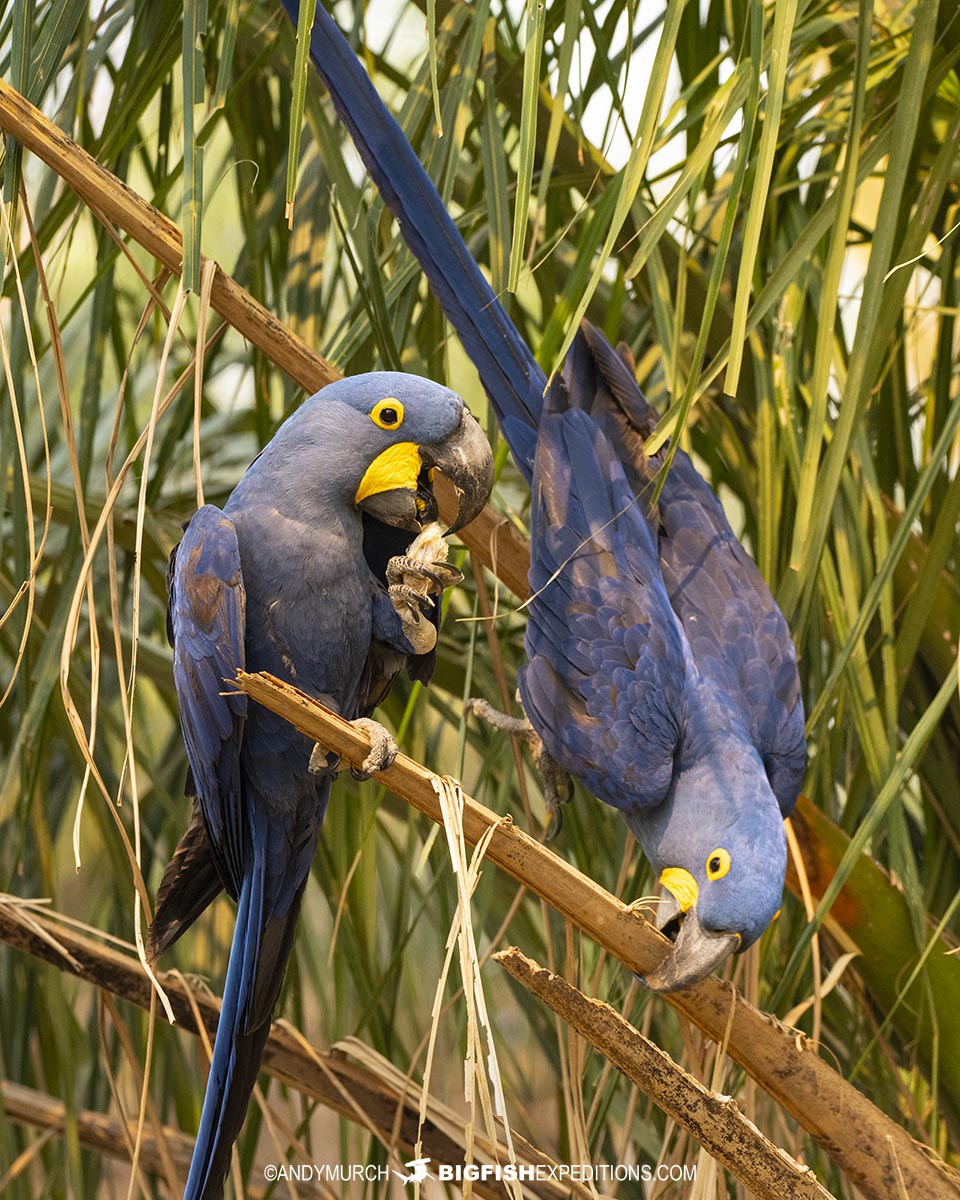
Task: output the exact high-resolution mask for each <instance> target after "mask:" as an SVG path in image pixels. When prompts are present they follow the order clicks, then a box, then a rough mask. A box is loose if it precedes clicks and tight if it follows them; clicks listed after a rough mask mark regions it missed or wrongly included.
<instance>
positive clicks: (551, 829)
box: [465, 698, 573, 842]
mask: <svg viewBox="0 0 960 1200" xmlns="http://www.w3.org/2000/svg"><path fill="white" fill-rule="evenodd" d="M465 709H466V711H467V712H468V713H475V714H476V715H477V716H478V717H479V718H480V719H481V720H482V721H486V722H487V724H488V725H492V726H493V727H494V729H501V730H503V732H504V733H512V734H515V735H516V736H517V737H519V738H522V739H523V740H524V741H525V742H526V743H527V745H528V746H529V747H530V753H531V754H532V755H533V761H534V763H535V764H536V768H537V772H538V773H539V775H540V779H541V782H542V783H543V803H544V805H545V807H546V810H547V817H548V822H547V828H546V830H545V832H544V835H543V840H544V841H545V842H549V841H552V839H553V838H555V837H556V836H557V834H558V833H559V832H560V830H561V829H562V828H563V805H564V804H569V803H570V801H571V799H572V798H573V780H572V779H571V778H570V776H569V775H568V774H567V772H566V771H564V770H563V769H562V768H561V767H559V766H558V765H557V764H556V762H555V761H554V760H553V759H552V758H551V757H550V755H549V754H548V753H547V751H546V749H545V747H544V745H543V739H542V738H541V737H540V735H539V733H537V731H536V730H535V729H534V727H533V726H532V725H531V724H530V721H529V719H528V718H527V717H511V716H508V715H507V714H506V713H502V712H500V710H499V709H496V708H494V707H493V705H492V704H489V703H488V702H487V701H486V700H481V699H479V698H474V699H473V700H468V701H467V703H466V705H465Z"/></svg>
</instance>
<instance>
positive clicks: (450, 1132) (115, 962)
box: [0, 903, 590, 1200]
mask: <svg viewBox="0 0 960 1200" xmlns="http://www.w3.org/2000/svg"><path fill="white" fill-rule="evenodd" d="M55 918H56V914H49V915H48V914H46V913H44V914H40V913H39V912H37V911H36V909H33V908H31V909H30V911H29V914H27V913H26V912H25V911H24V909H23V906H22V905H20V904H11V903H0V941H3V942H6V943H7V944H8V945H10V946H13V947H15V948H16V949H18V950H20V951H22V952H24V953H26V954H32V955H33V956H34V957H35V958H40V959H43V961H44V962H48V963H50V964H52V965H53V966H54V967H57V968H58V969H59V970H61V971H65V972H67V973H68V974H71V975H75V976H77V978H79V979H83V980H85V981H86V982H88V983H91V984H93V985H94V986H96V987H100V988H103V989H105V990H106V991H108V992H110V993H111V994H112V995H115V996H119V997H120V998H121V999H123V1000H127V1001H129V1002H130V1003H132V1004H136V1005H137V1006H138V1007H139V1008H142V1009H145V1010H146V1011H149V1010H150V997H151V992H152V986H151V983H150V980H149V979H148V978H147V976H146V975H145V974H144V972H143V969H142V968H141V966H140V962H139V960H138V959H137V958H136V956H135V955H133V954H132V953H131V954H124V953H122V952H121V951H119V950H116V949H114V948H113V947H111V946H104V945H101V944H100V943H99V942H96V941H94V940H93V939H92V938H90V937H88V936H86V935H85V934H82V933H79V932H77V930H75V929H73V928H72V927H70V926H68V925H66V924H63V923H61V922H60V921H58V920H56V919H55ZM158 979H159V980H160V983H161V985H162V986H163V988H164V990H165V991H166V993H167V996H168V997H169V999H170V1004H171V1006H172V1008H173V1012H174V1016H175V1017H176V1020H177V1024H178V1025H180V1026H181V1027H182V1028H183V1029H185V1030H186V1031H187V1032H189V1033H192V1034H196V1033H197V1032H198V1029H197V1020H196V1014H199V1017H200V1020H201V1021H202V1022H203V1026H204V1028H205V1029H206V1031H207V1033H208V1034H209V1035H210V1036H211V1037H212V1036H213V1035H214V1034H215V1033H216V1028H217V1021H218V1019H219V1016H220V1001H219V1000H218V999H217V998H216V997H215V996H213V995H211V994H210V993H209V992H207V991H206V990H205V989H201V988H190V987H189V986H188V984H187V982H186V981H185V980H184V979H183V977H182V976H181V975H180V974H179V972H174V971H161V972H158ZM262 1069H263V1070H264V1071H266V1072H267V1074H269V1075H272V1076H274V1078H276V1079H279V1080H280V1082H281V1083H283V1084H286V1085H287V1086H289V1087H292V1088H295V1089H296V1090H297V1091H299V1092H302V1093H303V1094H304V1095H307V1096H311V1097H312V1098H313V1099H315V1100H318V1101H319V1102H320V1103H321V1104H323V1105H324V1106H325V1107H326V1108H329V1109H331V1110H333V1111H334V1112H337V1113H339V1114H340V1115H341V1116H344V1117H347V1118H348V1119H349V1120H351V1121H354V1122H357V1123H359V1124H361V1125H363V1126H364V1127H365V1128H368V1129H372V1130H373V1131H374V1132H376V1133H377V1134H378V1135H379V1136H380V1137H381V1139H382V1140H383V1141H384V1143H385V1144H387V1145H391V1146H392V1145H394V1144H395V1145H396V1146H397V1147H398V1148H399V1150H400V1151H401V1155H402V1157H403V1159H404V1160H405V1158H406V1157H408V1156H412V1153H413V1150H414V1147H415V1145H416V1143H417V1127H418V1122H419V1104H420V1095H419V1090H418V1088H417V1086H416V1085H415V1084H414V1083H412V1082H409V1081H406V1080H404V1081H403V1085H402V1086H397V1085H396V1084H395V1083H394V1082H393V1081H392V1080H390V1079H387V1078H385V1077H384V1076H381V1075H379V1074H377V1072H376V1071H374V1070H372V1069H371V1068H369V1067H366V1066H363V1065H362V1064H361V1063H358V1062H353V1061H351V1060H350V1059H349V1058H347V1057H346V1056H345V1055H344V1054H343V1053H341V1052H339V1051H338V1050H337V1049H336V1048H334V1049H329V1050H325V1049H321V1048H320V1047H317V1046H312V1045H310V1044H309V1043H308V1042H307V1041H306V1040H305V1039H304V1037H303V1036H302V1035H301V1034H300V1033H298V1032H297V1030H295V1029H293V1028H292V1027H291V1026H289V1025H287V1024H286V1023H285V1022H275V1023H274V1025H273V1027H272V1029H271V1031H270V1037H269V1039H268V1040H267V1045H266V1049H265V1051H264V1055H263V1062H262ZM94 1115H96V1114H94ZM99 1119H101V1120H102V1119H103V1118H99ZM31 1123H34V1124H39V1123H40V1122H39V1121H32V1122H31ZM459 1125H460V1122H459V1118H458V1117H457V1115H456V1114H453V1113H451V1112H449V1111H448V1110H447V1109H445V1108H444V1107H443V1106H442V1105H439V1104H437V1103H435V1102H433V1101H431V1102H430V1105H429V1107H428V1109H427V1119H426V1121H425V1123H424V1126H423V1131H422V1135H421V1145H422V1149H423V1153H425V1154H427V1155H429V1157H431V1158H432V1159H433V1160H434V1162H439V1163H448V1164H451V1165H457V1164H462V1163H463V1162H464V1161H465V1159H464V1148H463V1144H462V1141H461V1140H458V1139H459V1138H460V1137H461V1136H462V1130H461V1131H460V1132H459V1133H458V1128H459ZM57 1128H59V1126H57ZM394 1134H395V1137H396V1140H395V1142H394ZM180 1136H181V1137H182V1136H183V1135H180ZM514 1138H515V1143H516V1145H517V1156H518V1161H520V1162H522V1163H527V1164H535V1165H540V1166H541V1167H543V1168H544V1170H543V1175H544V1177H545V1178H543V1179H541V1180H533V1181H531V1182H530V1183H528V1184H527V1185H525V1186H527V1187H528V1188H529V1190H530V1193H531V1194H532V1195H535V1196H539V1197H542V1198H543V1200H560V1198H561V1197H567V1196H570V1195H574V1196H576V1197H578V1198H579V1200H588V1197H589V1195H590V1193H589V1192H588V1191H587V1189H586V1188H584V1187H582V1185H579V1184H575V1185H573V1189H574V1190H573V1191H571V1185H570V1184H569V1183H567V1184H564V1185H563V1186H561V1185H560V1184H558V1183H556V1182H554V1181H551V1180H549V1179H548V1178H546V1176H548V1175H549V1174H550V1169H551V1168H552V1167H553V1166H554V1165H555V1164H554V1163H553V1161H552V1160H551V1159H549V1158H548V1157H547V1156H546V1155H543V1154H540V1153H539V1152H538V1151H537V1150H536V1149H534V1148H533V1147H530V1146H528V1145H527V1144H526V1143H525V1142H524V1140H523V1139H522V1138H518V1137H517V1136H516V1135H514ZM186 1140H187V1141H188V1142H189V1143H190V1147H191V1148H192V1139H189V1138H188V1139H186ZM124 1145H125V1143H124ZM145 1145H146V1143H145ZM475 1150H477V1151H478V1152H479V1153H477V1154H476V1155H475V1161H478V1162H481V1161H482V1162H488V1161H493V1159H494V1157H496V1158H497V1159H498V1160H499V1161H501V1162H505V1161H507V1159H508V1154H507V1149H506V1146H504V1145H503V1144H502V1143H501V1144H499V1145H498V1146H496V1147H490V1146H488V1145H487V1144H486V1142H485V1141H484V1139H482V1138H480V1137H477V1139H476V1145H475ZM142 1157H143V1159H144V1162H145V1163H146V1164H147V1166H148V1169H151V1170H152V1167H150V1166H149V1161H148V1157H147V1156H146V1155H145V1154H144V1155H143V1156H142ZM186 1159H187V1160H189V1151H188V1152H186ZM174 1160H175V1162H176V1163H177V1164H178V1165H179V1164H180V1163H181V1161H182V1159H181V1156H180V1154H178V1153H174ZM474 1190H475V1191H476V1192H477V1194H478V1195H480V1196H491V1197H493V1196H496V1197H501V1196H503V1195H505V1194H506V1193H505V1191H504V1190H503V1189H502V1188H499V1187H494V1186H488V1185H486V1184H483V1183H482V1181H477V1183H476V1184H475V1187H474Z"/></svg>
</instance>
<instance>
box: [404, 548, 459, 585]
mask: <svg viewBox="0 0 960 1200" xmlns="http://www.w3.org/2000/svg"><path fill="white" fill-rule="evenodd" d="M410 578H414V579H425V580H426V581H427V582H428V583H432V584H433V585H434V586H435V587H436V588H437V589H438V590H439V591H444V590H445V589H446V588H448V587H456V586H457V584H460V583H463V572H462V571H459V570H457V568H456V567H452V566H451V565H450V564H449V563H445V562H441V561H440V560H439V559H434V560H433V562H431V563H425V562H421V561H420V559H418V558H412V557H411V556H410V555H409V554H396V555H394V557H393V558H391V559H390V561H389V562H388V563H387V583H388V584H397V583H404V582H409V580H410Z"/></svg>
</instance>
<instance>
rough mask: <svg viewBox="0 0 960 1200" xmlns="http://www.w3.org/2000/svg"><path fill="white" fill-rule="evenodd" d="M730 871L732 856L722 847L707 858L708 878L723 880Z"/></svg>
mask: <svg viewBox="0 0 960 1200" xmlns="http://www.w3.org/2000/svg"><path fill="white" fill-rule="evenodd" d="M729 870H730V855H729V854H728V853H727V852H726V850H724V849H723V847H722V846H718V847H717V849H716V850H714V851H713V852H712V853H711V854H710V855H709V857H708V858H707V878H708V879H710V880H715V879H722V878H723V877H724V875H726V873H727V872H728V871H729Z"/></svg>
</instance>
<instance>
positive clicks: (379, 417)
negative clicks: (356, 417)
mask: <svg viewBox="0 0 960 1200" xmlns="http://www.w3.org/2000/svg"><path fill="white" fill-rule="evenodd" d="M370 420H371V421H372V422H373V423H374V425H379V426H380V428H381V429H399V428H400V426H401V425H402V424H403V405H402V404H401V403H400V401H399V400H397V399H396V397H394V396H385V397H384V398H383V399H382V400H378V401H377V402H376V404H375V405H374V406H373V411H372V412H371V413H370Z"/></svg>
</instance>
